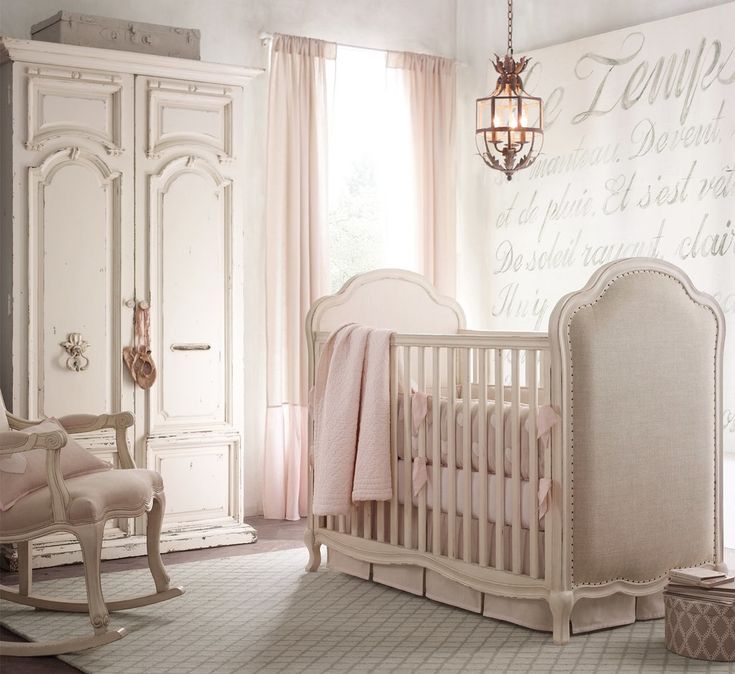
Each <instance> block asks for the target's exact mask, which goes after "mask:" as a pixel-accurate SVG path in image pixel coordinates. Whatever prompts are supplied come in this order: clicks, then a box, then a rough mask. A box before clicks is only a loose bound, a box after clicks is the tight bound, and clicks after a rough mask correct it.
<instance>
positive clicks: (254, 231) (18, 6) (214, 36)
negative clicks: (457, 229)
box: [0, 0, 456, 515]
mask: <svg viewBox="0 0 735 674" xmlns="http://www.w3.org/2000/svg"><path fill="white" fill-rule="evenodd" d="M61 7H63V8H64V9H66V10H68V11H71V12H81V13H84V14H96V15H100V16H110V17H115V18H124V19H130V20H133V21H145V22H149V23H159V24H166V25H173V26H180V27H184V28H198V29H199V30H200V31H201V36H202V38H201V39H202V43H201V47H202V54H201V55H202V59H203V60H205V61H213V62H220V63H236V64H241V65H247V66H254V67H261V68H265V66H266V65H267V49H266V48H264V47H263V46H262V44H261V42H260V40H259V39H258V34H259V33H260V32H261V31H266V32H280V33H292V34H296V35H306V36H309V37H316V38H322V39H326V40H333V41H336V42H340V43H342V44H352V45H357V46H365V47H377V48H381V49H395V50H407V51H416V52H426V53H431V54H439V55H442V56H452V55H453V54H454V52H455V39H456V35H455V31H454V26H455V1H454V0H369V1H368V0H64V2H61V3H59V0H0V35H5V36H10V37H18V38H29V37H30V27H31V25H32V24H34V23H36V22H38V21H41V20H42V19H45V18H47V17H49V16H51V15H53V14H55V13H56V12H57V11H58V10H59V9H60V8H61ZM267 86H268V82H267V77H266V76H265V75H263V76H261V77H259V78H257V79H256V80H254V81H253V82H251V83H250V84H249V86H248V88H247V91H246V96H245V112H246V119H245V122H244V123H245V125H246V128H247V132H246V143H247V148H246V149H247V154H248V157H249V159H248V164H249V166H248V176H249V180H248V181H247V184H248V188H247V193H246V195H245V197H246V203H247V205H248V207H247V210H248V213H249V216H248V220H247V222H246V223H245V245H246V257H245V274H246V278H245V282H246V296H245V307H246V313H245V315H246V328H245V335H244V340H245V354H246V362H247V367H246V371H245V373H244V377H245V394H246V409H245V438H244V446H245V461H246V475H247V477H246V484H245V512H246V513H247V514H249V515H251V514H256V513H258V512H261V511H262V503H261V476H262V455H263V450H262V447H263V433H264V422H265V369H264V366H265V362H264V358H263V354H264V352H265V302H264V300H265V297H264V289H265V272H264V257H265V238H264V236H265V214H264V200H263V195H264V190H265V185H264V179H265V173H264V168H265V134H266V125H265V119H266V101H267V98H266V97H267ZM248 356H252V357H248Z"/></svg>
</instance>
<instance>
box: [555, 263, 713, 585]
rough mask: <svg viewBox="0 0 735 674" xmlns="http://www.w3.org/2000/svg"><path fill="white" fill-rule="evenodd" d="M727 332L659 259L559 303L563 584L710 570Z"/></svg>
mask: <svg viewBox="0 0 735 674" xmlns="http://www.w3.org/2000/svg"><path fill="white" fill-rule="evenodd" d="M724 330H725V325H724V319H723V317H722V313H721V311H720V309H719V307H718V305H717V304H716V303H715V301H714V300H713V299H712V298H710V297H708V296H706V295H703V294H701V293H699V292H697V291H696V290H695V289H694V288H693V286H692V284H691V282H690V281H689V279H688V278H687V277H686V275H684V273H683V272H681V270H679V269H677V268H676V267H674V266H673V265H670V264H667V263H664V262H661V261H659V260H640V259H637V260H636V259H632V260H626V261H622V262H617V263H613V264H612V265H609V266H607V267H604V268H603V269H601V270H600V271H599V272H598V273H597V274H596V275H595V276H594V277H593V278H592V280H591V281H590V283H589V284H588V286H587V287H586V288H585V289H584V290H582V291H580V292H577V293H573V294H572V295H570V296H569V297H567V298H565V299H564V300H562V301H561V302H560V303H559V304H558V305H557V307H556V309H555V311H554V313H553V315H552V318H551V324H550V334H551V340H552V354H553V367H554V370H555V373H554V386H555V388H554V391H553V399H554V402H555V404H557V405H558V406H559V408H560V409H561V410H562V417H563V419H562V424H561V425H560V426H559V428H558V432H557V439H558V447H559V449H560V450H561V451H559V452H558V453H557V454H556V456H555V459H556V465H555V473H556V475H557V476H558V477H559V480H560V481H561V483H562V485H563V488H562V493H563V494H564V500H563V502H562V503H560V504H559V505H560V510H559V516H560V523H561V524H562V525H563V527H564V530H565V531H567V532H568V536H567V537H566V540H565V541H564V553H565V554H566V558H567V563H566V564H565V566H564V568H563V570H562V574H563V578H562V580H563V583H564V585H566V586H567V587H576V586H600V585H605V584H610V583H614V582H616V581H624V582H628V583H631V584H634V585H633V587H634V586H635V585H638V586H639V587H640V586H644V585H646V584H650V583H652V582H655V581H660V580H661V579H662V578H664V576H665V575H666V573H667V572H668V571H669V569H671V568H672V567H677V566H694V565H699V564H705V563H715V564H717V563H719V562H721V559H722V557H721V555H722V531H721V526H722V525H721V518H720V504H721V494H720V493H719V489H720V471H721V460H722V459H721V442H722V439H721V428H722V422H721V406H722V401H721V396H722V347H723V339H724ZM601 532H604V535H600V533H601Z"/></svg>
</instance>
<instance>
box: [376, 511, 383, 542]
mask: <svg viewBox="0 0 735 674" xmlns="http://www.w3.org/2000/svg"><path fill="white" fill-rule="evenodd" d="M376 510H377V513H376V517H377V518H378V521H377V522H376V523H375V524H376V531H375V535H376V537H377V539H378V542H379V543H385V501H378V505H377V507H376Z"/></svg>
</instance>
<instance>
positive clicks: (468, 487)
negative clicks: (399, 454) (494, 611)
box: [462, 349, 472, 562]
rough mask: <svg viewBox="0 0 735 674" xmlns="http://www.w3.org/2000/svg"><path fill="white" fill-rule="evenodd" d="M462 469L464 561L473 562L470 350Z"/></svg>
mask: <svg viewBox="0 0 735 674" xmlns="http://www.w3.org/2000/svg"><path fill="white" fill-rule="evenodd" d="M462 355H463V358H462V409H463V412H464V419H463V425H462V467H463V471H464V504H463V513H462V559H463V560H464V561H465V562H471V561H472V436H471V433H470V431H471V430H472V389H471V388H470V350H469V349H462Z"/></svg>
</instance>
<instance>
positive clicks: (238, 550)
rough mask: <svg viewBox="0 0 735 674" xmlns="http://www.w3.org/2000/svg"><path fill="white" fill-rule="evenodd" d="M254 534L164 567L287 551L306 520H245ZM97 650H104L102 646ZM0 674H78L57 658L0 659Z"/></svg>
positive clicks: (111, 564)
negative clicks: (241, 542)
mask: <svg viewBox="0 0 735 674" xmlns="http://www.w3.org/2000/svg"><path fill="white" fill-rule="evenodd" d="M248 524H252V525H253V526H254V527H255V528H256V529H257V531H258V541H257V542H256V543H251V544H249V545H229V546H225V547H221V548H208V549H206V550H187V551H183V552H169V553H168V554H165V555H163V562H164V564H165V565H166V566H170V565H172V564H180V563H182V562H198V561H203V560H206V559H216V558H221V557H233V556H237V555H254V554H258V553H262V552H273V551H274V550H288V549H289V548H295V547H299V546H301V545H303V544H304V529H305V528H306V520H301V521H300V522H287V521H281V520H265V519H263V518H257V517H255V518H248ZM145 568H147V563H146V558H145V557H131V558H129V559H113V560H109V561H105V562H102V573H113V572H115V571H128V570H130V569H145ZM83 573H84V571H83V567H82V565H81V564H69V565H68V566H59V567H55V568H51V569H38V570H36V571H35V572H34V573H33V580H34V581H42V580H48V579H52V578H71V577H74V576H82V575H83ZM0 580H1V581H2V584H4V585H15V584H17V582H18V579H17V576H16V575H15V574H11V573H5V572H0ZM90 629H91V628H90ZM0 639H2V640H4V641H23V639H20V638H19V637H17V636H16V635H15V634H13V633H12V632H10V631H8V630H6V629H5V628H3V627H0ZM101 648H104V646H102V647H101ZM0 672H2V674H51V673H52V672H53V673H54V674H62V673H63V674H69V673H71V674H74V673H76V674H78V672H79V670H78V669H76V668H75V667H72V666H71V665H67V664H66V663H65V662H62V661H61V660H59V659H58V658H52V657H47V658H4V657H0Z"/></svg>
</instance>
